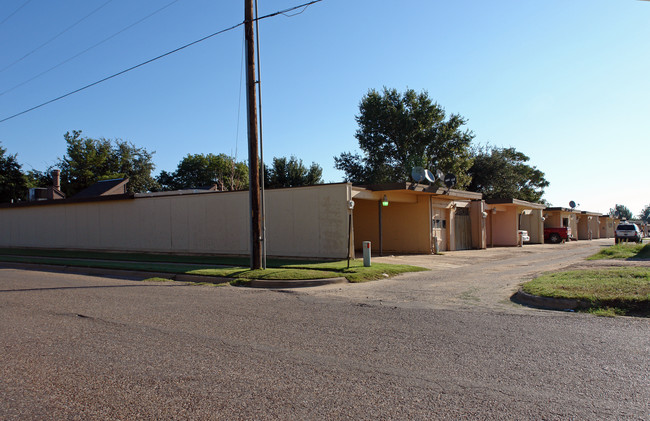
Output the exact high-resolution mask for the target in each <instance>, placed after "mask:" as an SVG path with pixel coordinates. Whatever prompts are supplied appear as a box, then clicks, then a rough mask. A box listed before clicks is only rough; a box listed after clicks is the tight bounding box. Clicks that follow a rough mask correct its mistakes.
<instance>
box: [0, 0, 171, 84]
mask: <svg viewBox="0 0 650 421" xmlns="http://www.w3.org/2000/svg"><path fill="white" fill-rule="evenodd" d="M178 1H179V0H173V1H172V2H170V3H167V4H166V5H164V6H163V7H161V8H159V9H156V10H154V11H153V12H151V13H149V14H148V15H147V16H145V17H143V18H142V19H140V20H138V21H136V22H133V23H132V24H131V25H128V26H126V27H124V28H122V29H120V30H119V31H117V32H115V33H114V34H112V35H111V36H109V37H107V38H104V39H103V40H101V41H99V42H98V43H96V44H93V45H91V46H90V47H88V48H86V49H85V50H83V51H81V52H79V53H77V54H75V55H73V56H72V57H68V58H67V59H65V60H63V61H62V62H60V63H59V64H56V65H54V66H52V67H50V68H49V69H47V70H44V71H42V72H41V73H39V74H37V75H36V76H32V77H31V78H29V79H27V80H25V81H23V82H20V83H19V84H17V85H14V86H12V87H11V88H9V89H5V90H4V91H2V92H0V96H3V95H4V94H8V93H9V92H11V91H13V90H14V89H17V88H20V87H21V86H23V85H26V84H28V83H29V82H31V81H32V80H34V79H38V78H39V77H41V76H43V75H44V74H46V73H49V72H51V71H52V70H54V69H57V68H59V67H61V66H63V65H64V64H66V63H68V62H70V61H72V60H74V59H75V58H77V57H79V56H80V55H82V54H85V53H87V52H88V51H90V50H92V49H93V48H96V47H98V46H100V45H101V44H103V43H105V42H106V41H109V40H111V39H113V38H115V37H116V36H118V35H119V34H121V33H122V32H125V31H127V30H129V29H131V28H133V27H134V26H136V25H138V24H140V23H142V22H144V21H145V20H147V19H149V18H150V17H152V16H153V15H155V14H157V13H159V12H162V11H163V10H165V9H166V8H168V7H169V6H171V5H172V4H174V3H176V2H178Z"/></svg>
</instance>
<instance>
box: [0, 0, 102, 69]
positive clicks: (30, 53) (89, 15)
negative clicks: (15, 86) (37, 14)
mask: <svg viewBox="0 0 650 421" xmlns="http://www.w3.org/2000/svg"><path fill="white" fill-rule="evenodd" d="M29 1H31V0H29ZM112 1H113V0H108V1H107V2H105V3H103V4H102V5H101V6H99V7H98V8H96V9H95V10H93V11H92V12H90V13H88V14H87V15H86V16H84V17H83V18H81V19H79V20H78V21H76V22H75V23H73V24H72V25H70V26H68V27H67V28H65V29H64V30H63V31H61V32H59V33H58V34H56V35H55V36H53V37H52V38H50V39H48V40H47V41H45V42H44V43H43V44H41V45H39V46H38V47H36V48H34V49H33V50H32V51H30V52H29V53H27V54H25V55H24V56H22V57H21V58H19V59H18V60H16V61H14V62H13V63H11V64H9V65H7V66H5V67H4V68H2V69H0V73H2V72H4V71H5V70H7V69H9V68H11V67H13V66H14V65H16V64H17V63H20V62H21V61H23V60H24V59H26V58H27V57H29V56H31V55H32V54H34V53H35V52H36V51H38V50H40V49H41V48H43V47H45V46H46V45H47V44H49V43H50V42H52V41H54V40H55V39H57V38H58V37H60V36H61V35H63V34H65V33H66V32H68V31H69V30H70V29H72V28H74V27H75V26H77V25H79V24H80V23H81V22H83V21H84V20H86V19H88V18H89V17H91V16H92V15H94V14H95V13H96V12H98V11H99V10H101V9H103V8H104V6H106V5H108V3H110V2H112Z"/></svg>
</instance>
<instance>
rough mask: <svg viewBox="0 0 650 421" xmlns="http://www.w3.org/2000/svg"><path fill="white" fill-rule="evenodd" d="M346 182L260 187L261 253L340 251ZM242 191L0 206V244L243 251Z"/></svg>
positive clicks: (245, 202)
mask: <svg viewBox="0 0 650 421" xmlns="http://www.w3.org/2000/svg"><path fill="white" fill-rule="evenodd" d="M349 188H350V186H349V185H348V184H331V185H323V186H316V187H311V188H295V189H278V190H267V192H266V221H267V223H266V225H267V254H268V255H271V256H274V255H278V256H299V257H325V258H345V257H346V256H347V235H348V217H347V215H348V211H347V200H348V198H349V195H350V193H349ZM248 209H249V195H248V192H214V193H201V194H193V195H169V196H146V195H145V196H141V197H136V198H135V199H130V200H116V201H102V202H83V203H61V204H51V205H39V206H25V207H9V208H1V209H0V246H2V247H43V248H64V249H91V250H120V251H122V250H124V251H145V252H169V253H211V254H247V253H249V250H250V248H249V247H250V244H249V243H250V240H249V232H250V231H249V230H250V218H249V216H248V215H249V212H248Z"/></svg>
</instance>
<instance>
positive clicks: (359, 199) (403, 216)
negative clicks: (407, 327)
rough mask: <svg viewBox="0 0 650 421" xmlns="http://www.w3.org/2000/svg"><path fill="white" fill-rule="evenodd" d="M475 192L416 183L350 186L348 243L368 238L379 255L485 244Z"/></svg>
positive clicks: (481, 205) (481, 211)
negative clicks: (351, 212) (351, 207)
mask: <svg viewBox="0 0 650 421" xmlns="http://www.w3.org/2000/svg"><path fill="white" fill-rule="evenodd" d="M481 197H482V195H481V194H480V193H471V192H466V191H461V190H454V189H446V188H438V187H431V186H428V185H426V184H416V183H395V184H385V185H376V186H362V187H358V186H354V187H352V198H353V200H354V203H355V206H354V246H355V248H356V249H357V250H361V248H362V243H363V241H370V242H371V245H372V250H373V253H381V254H390V253H392V254H395V253H426V254H428V253H433V252H435V250H436V248H437V250H438V251H447V250H468V249H482V248H485V247H486V238H485V217H484V215H485V214H484V203H483V201H482V200H481ZM384 205H385V206H384Z"/></svg>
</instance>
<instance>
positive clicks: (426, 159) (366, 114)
mask: <svg viewBox="0 0 650 421" xmlns="http://www.w3.org/2000/svg"><path fill="white" fill-rule="evenodd" d="M445 118H446V116H445V110H444V109H443V108H442V107H441V106H440V105H438V104H437V103H434V102H433V101H432V100H431V99H430V98H429V94H428V93H427V92H426V91H423V92H421V93H419V94H418V93H416V92H415V91H414V90H412V89H408V90H406V92H404V93H403V94H400V93H398V92H397V91H396V90H395V89H387V88H384V89H383V92H377V91H376V90H374V89H372V90H370V91H368V93H367V94H366V95H365V96H364V97H363V98H362V100H361V103H360V104H359V115H357V116H356V121H357V123H358V125H359V128H358V130H357V132H356V134H355V137H356V138H357V140H358V142H359V148H360V149H361V151H362V155H359V154H352V153H349V152H346V153H342V154H341V155H340V156H339V157H335V158H334V161H335V167H336V168H337V169H339V170H342V171H344V172H345V178H346V180H348V181H351V182H353V183H363V184H374V183H390V182H403V181H408V180H409V179H410V174H411V170H412V169H413V167H416V166H419V167H424V168H428V169H431V170H434V169H435V170H441V171H442V172H444V173H453V174H455V175H456V178H457V184H456V186H457V187H458V188H460V189H462V188H465V187H466V186H467V185H468V184H469V182H470V177H469V175H468V174H467V171H468V170H469V168H470V166H471V165H472V157H471V150H470V144H471V142H472V139H473V138H474V135H473V134H472V132H470V131H469V130H464V131H463V130H462V127H463V126H464V125H465V123H466V120H465V119H464V118H463V117H461V116H460V115H457V114H451V115H450V116H449V118H447V119H445Z"/></svg>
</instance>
